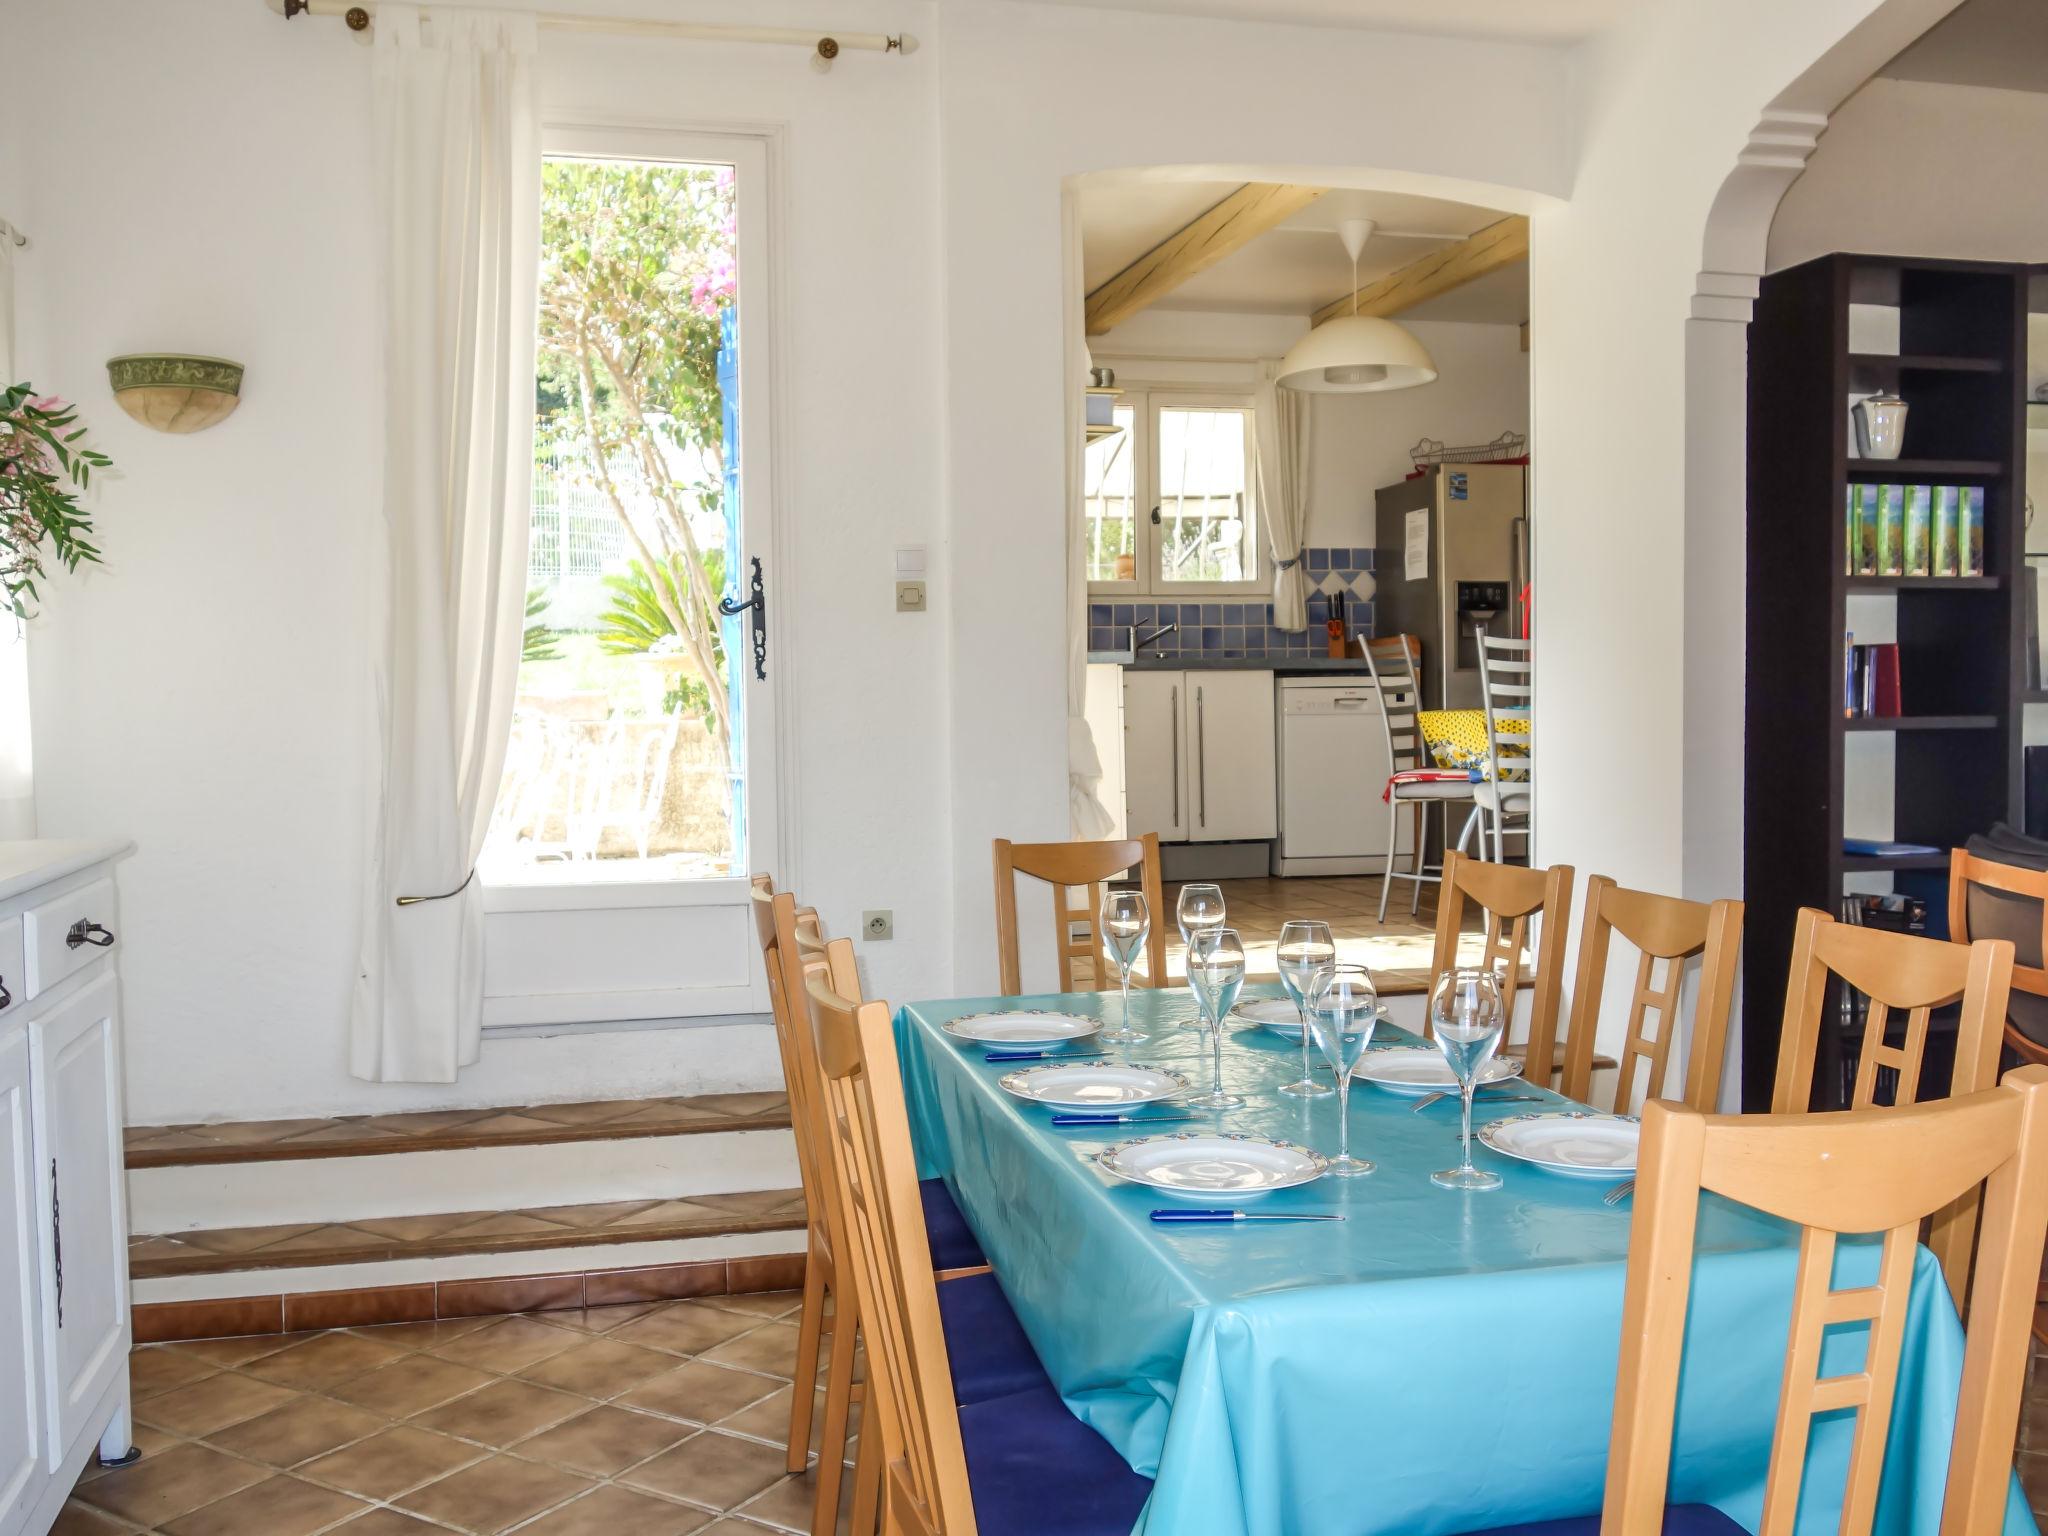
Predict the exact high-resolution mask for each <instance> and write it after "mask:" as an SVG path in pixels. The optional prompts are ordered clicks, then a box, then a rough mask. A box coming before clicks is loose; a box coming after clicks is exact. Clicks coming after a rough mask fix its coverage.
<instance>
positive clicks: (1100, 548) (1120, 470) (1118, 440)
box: [1081, 405, 1138, 581]
mask: <svg viewBox="0 0 2048 1536" xmlns="http://www.w3.org/2000/svg"><path fill="white" fill-rule="evenodd" d="M1112 419H1113V420H1114V421H1115V422H1116V424H1117V426H1118V427H1120V428H1121V429H1122V430H1121V431H1118V432H1112V433H1110V434H1109V435H1108V436H1106V437H1098V438H1096V439H1095V440H1094V441H1093V442H1091V443H1089V445H1088V447H1087V449H1086V451H1085V452H1084V454H1083V456H1082V469H1081V473H1082V481H1081V498H1082V502H1083V505H1084V506H1085V508H1086V512H1087V520H1088V523H1087V526H1088V579H1089V580H1090V581H1132V580H1135V579H1136V578H1137V574H1138V566H1137V559H1138V546H1137V542H1136V541H1137V525H1136V524H1135V523H1134V522H1133V521H1132V514H1133V512H1134V511H1135V509H1136V506H1137V491H1136V489H1135V484H1136V480H1137V476H1136V474H1135V472H1134V471H1135V466H1136V463H1137V444H1136V442H1135V441H1134V436H1135V433H1136V431H1137V421H1138V413H1137V412H1136V411H1135V410H1133V409H1132V408H1131V407H1130V406H1128V405H1120V406H1118V407H1117V408H1116V411H1115V413H1114V415H1113V417H1112Z"/></svg>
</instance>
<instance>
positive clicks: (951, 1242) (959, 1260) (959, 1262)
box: [917, 1179, 988, 1269]
mask: <svg viewBox="0 0 2048 1536" xmlns="http://www.w3.org/2000/svg"><path fill="white" fill-rule="evenodd" d="M917 1192H918V1195H919V1196H920V1197H921V1198H922V1199H923V1201H924V1230H925V1236H926V1238H928V1239H929V1240H930V1242H931V1245H932V1268H933V1269H974V1268H977V1267H978V1266H980V1265H983V1264H986V1263H987V1262H988V1260H987V1259H985V1258H983V1257H982V1256H981V1244H980V1243H978V1242H976V1241H975V1238H974V1231H973V1229H972V1228H970V1227H969V1226H968V1225H967V1218H966V1217H965V1216H963V1215H961V1214H960V1207H959V1206H957V1205H955V1204H954V1203H953V1197H952V1196H951V1195H950V1194H948V1193H947V1192H946V1184H945V1181H944V1180H943V1179H924V1180H921V1181H920V1182H919V1184H918V1186H917Z"/></svg>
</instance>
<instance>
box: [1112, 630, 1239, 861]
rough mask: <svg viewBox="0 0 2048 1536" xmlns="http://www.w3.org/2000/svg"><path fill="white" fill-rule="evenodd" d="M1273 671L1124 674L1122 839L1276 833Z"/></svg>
mask: <svg viewBox="0 0 2048 1536" xmlns="http://www.w3.org/2000/svg"><path fill="white" fill-rule="evenodd" d="M1273 740H1274V737H1273V674H1272V673H1271V672H1263V671H1260V672H1253V671H1238V670H1235V669H1231V670H1220V671H1191V672H1149V671H1126V672H1125V673H1124V753H1123V756H1124V820H1125V825H1126V835H1127V836H1131V837H1136V836H1139V835H1140V834H1142V833H1146V832H1157V833H1158V834H1159V837H1160V840H1161V841H1163V842H1193V843H1227V842H1241V841H1256V840H1259V839H1264V838H1270V837H1272V836H1274V835H1275V833H1276V832H1277V830H1278V813H1277V793H1276V783H1275V775H1274V756H1273Z"/></svg>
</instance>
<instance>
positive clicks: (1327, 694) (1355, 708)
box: [1273, 677, 1414, 875]
mask: <svg viewBox="0 0 2048 1536" xmlns="http://www.w3.org/2000/svg"><path fill="white" fill-rule="evenodd" d="M1276 687H1277V688H1278V690H1279V695H1280V697H1279V699H1278V700H1277V704H1278V708H1277V709H1276V710H1275V711H1274V714H1275V716H1276V717H1277V719H1278V721H1279V734H1280V743H1279V746H1280V753H1279V755H1280V763H1279V768H1280V836H1279V838H1278V840H1276V841H1275V842H1274V844H1273V873H1274V874H1276V875H1363V874H1378V873H1379V872H1380V871H1381V870H1382V869H1383V868H1384V867H1385V856H1386V851H1387V821H1388V817H1387V806H1386V803H1385V802H1384V801H1382V800H1381V799H1380V793H1381V791H1382V790H1384V789H1385V788H1386V785H1387V775H1388V774H1389V773H1391V772H1392V771H1393V769H1392V766H1391V764H1390V761H1389V759H1388V756H1387V733H1386V731H1385V730H1384V729H1383V728H1382V726H1381V724H1380V703H1379V695H1378V694H1377V693H1376V692H1374V690H1373V686H1372V681H1371V679H1369V678H1368V679H1363V680H1360V679H1356V678H1349V679H1339V678H1331V677H1283V678H1281V679H1280V680H1279V681H1278V683H1277V684H1276ZM1413 836H1414V833H1413V821H1412V820H1411V818H1410V817H1407V816H1403V817H1402V818H1401V829H1400V841H1399V843H1398V844H1397V847H1398V850H1399V851H1400V852H1401V853H1404V854H1405V853H1407V852H1409V851H1410V850H1411V849H1412V848H1413V847H1414V843H1413V841H1412V839H1413Z"/></svg>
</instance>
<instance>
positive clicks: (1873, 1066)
mask: <svg viewBox="0 0 2048 1536" xmlns="http://www.w3.org/2000/svg"><path fill="white" fill-rule="evenodd" d="M1830 976H1838V977H1840V978H1841V980H1842V984H1843V985H1844V986H1848V987H1852V988H1854V989H1855V990H1856V991H1858V992H1861V993H1862V994H1863V995H1864V997H1865V998H1866V999H1867V1000H1868V1004H1867V1009H1866V1013H1865V1018H1864V1024H1863V1039H1862V1044H1861V1048H1860V1052H1859V1054H1858V1057H1857V1062H1856V1082H1855V1086H1854V1088H1853V1089H1852V1090H1851V1092H1850V1095H1849V1108H1850V1109H1852V1110H1855V1109H1869V1108H1871V1107H1873V1106H1876V1105H1877V1090H1878V1073H1879V1070H1880V1069H1883V1068H1889V1069H1890V1070H1891V1071H1892V1073H1893V1074H1894V1078H1895V1085H1894V1088H1893V1092H1892V1104H1893V1105H1894V1106H1900V1105H1909V1104H1914V1103H1917V1102H1918V1101H1919V1099H1920V1096H1921V1095H1920V1089H1921V1082H1920V1068H1921V1063H1922V1060H1923V1058H1924V1057H1925V1055H1926V1051H1927V1028H1928V1022H1929V1019H1930V1017H1931V1016H1932V1014H1933V1012H1934V1010H1935V1009H1936V1008H1941V1007H1945V1006H1947V1005H1948V1004H1950V1003H1954V1002H1960V1003H1961V1004H1962V1009H1961V1012H1960V1014H1959V1015H1958V1017H1957V1020H1956V1052H1955V1067H1954V1070H1953V1071H1952V1072H1951V1073H1950V1076H1949V1093H1950V1094H1951V1095H1952V1096H1953V1095H1960V1094H1966V1093H1975V1092H1978V1091H1981V1090H1983V1089H1986V1088H1989V1087H1990V1086H1991V1085H1992V1084H1993V1083H1994V1082H1995V1081H1997V1077H1998V1044H1999V1038H2000V1036H1999V1031H2000V1029H2001V1028H2002V1027H2003V1025H2004V1023H2005V1004H2006V994H2007V993H2008V991H2009V990H2010V988H2011V982H2012V945H2011V944H2010V943H2008V942H2006V941H2005V940H2003V939H1979V940H1978V941H1977V942H1976V943H1974V944H1949V943H1944V942H1943V941H1942V940H1940V939H1923V938H1916V937H1915V936H1913V935H1912V934H1905V933H1892V932H1889V931H1888V930H1886V929H1883V928H1859V927H1856V926H1854V925H1852V924H1849V923H1838V922H1836V921H1835V920H1834V919H1833V918H1831V917H1829V916H1828V914H1827V913H1825V912H1822V911H1820V910H1819V909H1818V908H1816V907H1801V908H1800V909H1799V917H1798V920H1797V922H1796V923H1795V924H1794V927H1793V930H1792V967H1791V973H1790V975H1789V976H1788V977H1787V979H1786V983H1785V1014H1784V1021H1783V1023H1782V1024H1781V1025H1780V1026H1779V1030H1778V1071H1777V1078H1776V1081H1775V1084H1774V1086H1773V1089H1772V1092H1771V1112H1772V1113H1773V1114H1778V1115H1791V1114H1804V1113H1806V1112H1807V1111H1808V1110H1809V1109H1810V1108H1811V1107H1812V1105H1813V1076H1814V1065H1815V1062H1816V1061H1817V1060H1818V1058H1819V1056H1820V1047H1821V1036H1822V1033H1823V1030H1824V1028H1825V1017H1824V1016H1825V1014H1826V1012H1827V994H1828V978H1829V977H1830ZM1895 1012H1904V1013H1905V1015H1906V1022H1905V1026H1904V1029H1903V1032H1902V1034H1901V1038H1900V1041H1899V1044H1897V1045H1890V1044H1888V1043H1887V1042H1886V1039H1885V1037H1886V1035H1887V1034H1888V1033H1889V1031H1890V1026H1891V1018H1892V1014H1893V1013H1895ZM1976 1228H1977V1208H1976V1199H1975V1196H1974V1195H1969V1196H1966V1197H1965V1198H1964V1200H1963V1201H1962V1203H1961V1204H1959V1205H1958V1206H1957V1207H1956V1209H1954V1210H1952V1211H1945V1212H1943V1213H1942V1214H1941V1215H1940V1216H1938V1217H1937V1218H1936V1219H1935V1221H1934V1223H1933V1227H1932V1230H1931V1231H1930V1233H1929V1236H1928V1240H1927V1242H1928V1246H1929V1247H1930V1248H1932V1249H1933V1250H1934V1254H1935V1257H1936V1258H1938V1259H1940V1260H1941V1268H1942V1273H1943V1274H1944V1275H1946V1276H1947V1277H1948V1286H1949V1292H1950V1294H1951V1295H1952V1296H1953V1297H1954V1298H1955V1301H1956V1305H1957V1306H1958V1307H1960V1306H1961V1305H1962V1304H1963V1298H1964V1296H1965V1295H1966V1294H1967V1281H1968V1279H1969V1273H1970V1253H1971V1249H1972V1247H1973V1245H1974V1243H1975V1238H1976Z"/></svg>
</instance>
